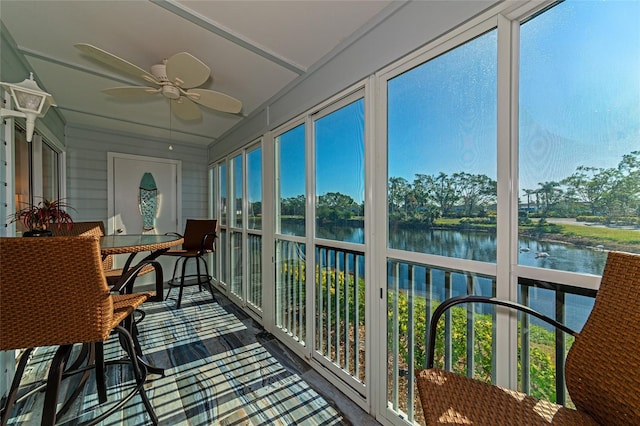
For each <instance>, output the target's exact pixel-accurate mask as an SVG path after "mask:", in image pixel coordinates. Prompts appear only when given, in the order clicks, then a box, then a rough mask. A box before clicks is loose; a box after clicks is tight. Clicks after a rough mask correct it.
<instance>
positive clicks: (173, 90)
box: [151, 64, 180, 99]
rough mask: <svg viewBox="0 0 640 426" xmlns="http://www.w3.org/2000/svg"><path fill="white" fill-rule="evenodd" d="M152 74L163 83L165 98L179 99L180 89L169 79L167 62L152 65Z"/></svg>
mask: <svg viewBox="0 0 640 426" xmlns="http://www.w3.org/2000/svg"><path fill="white" fill-rule="evenodd" d="M151 74H153V76H154V77H155V78H156V79H157V80H158V81H159V82H160V84H161V85H162V88H161V90H162V95H163V96H164V97H165V98H169V99H178V98H179V97H180V89H178V88H177V87H176V86H174V85H173V83H172V82H170V81H169V77H167V66H166V64H155V65H152V66H151Z"/></svg>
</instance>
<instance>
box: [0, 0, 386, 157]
mask: <svg viewBox="0 0 640 426" xmlns="http://www.w3.org/2000/svg"><path fill="white" fill-rule="evenodd" d="M1 3H2V4H1V5H0V19H1V20H2V23H3V24H4V26H5V28H6V30H8V32H9V34H10V37H11V38H12V39H13V41H14V42H15V45H16V47H17V49H18V51H19V52H21V53H22V54H23V55H24V56H25V58H26V60H27V61H28V63H29V67H30V68H31V69H32V70H33V71H34V74H35V76H36V80H37V82H38V84H40V86H41V87H42V88H43V89H44V90H46V91H48V92H49V93H51V94H52V95H53V96H54V98H55V100H56V102H57V104H58V108H57V109H58V111H59V112H60V113H61V114H62V116H63V118H64V120H65V121H66V122H67V124H69V125H76V126H89V127H99V128H105V129H111V130H117V131H123V132H127V133H138V134H145V135H150V136H153V137H161V138H174V139H178V140H182V141H188V142H194V143H199V144H203V145H208V144H209V143H211V142H213V141H215V140H216V139H217V138H219V137H220V135H222V134H224V133H225V132H227V131H228V130H229V129H231V128H232V127H233V126H235V125H237V124H238V123H239V122H240V121H241V120H242V119H243V117H247V116H249V115H251V114H252V112H254V111H256V110H259V109H260V107H261V106H262V105H263V104H265V103H266V102H267V101H268V100H269V99H271V98H272V97H274V96H275V95H276V94H278V93H279V92H281V91H282V90H283V89H285V88H286V87H287V86H288V85H290V84H292V82H295V81H296V80H297V79H301V78H304V76H305V74H307V73H309V72H312V71H313V70H314V69H317V68H318V66H319V65H320V64H322V63H323V62H325V61H326V60H327V59H328V58H330V57H331V56H333V55H334V54H335V53H336V52H337V51H339V50H340V49H341V48H342V47H343V46H346V44H347V43H349V42H351V41H353V39H354V38H355V37H357V36H358V35H359V34H362V33H363V32H364V31H366V30H367V29H368V28H370V27H371V26H372V25H374V24H375V23H379V22H381V21H383V20H384V18H385V17H386V16H387V15H388V14H390V13H392V12H393V11H394V10H395V8H396V7H397V3H398V2H393V1H387V0H384V1H383V0H375V1H368V0H354V1H341V0H333V1H328V0H324V1H269V0H263V1H204V0H197V1H196V0H169V1H164V0H149V1H146V0H128V1H121V0H118V1H98V0H79V1H69V0H48V1H33V0H22V1H6V0H2V2H1ZM392 3H395V4H396V6H390V5H391V4H392ZM34 29H37V30H36V31H34ZM76 43H89V44H92V45H94V46H96V47H99V48H101V49H103V50H106V51H108V52H110V53H112V54H113V55H115V56H118V57H120V58H122V59H125V60H126V61H129V62H131V63H133V64H135V65H137V66H139V67H140V68H143V69H145V70H147V71H148V70H150V67H151V65H153V64H156V63H160V62H161V61H162V59H164V58H168V57H170V56H172V55H173V54H175V53H178V52H182V51H185V52H189V53H191V54H192V55H194V56H195V57H197V58H199V59H200V60H201V61H202V62H204V63H205V64H207V65H208V66H209V67H210V68H211V70H212V78H211V79H210V80H209V81H207V83H205V85H203V86H201V87H203V88H206V89H211V90H216V91H219V92H223V93H226V94H229V95H231V96H233V97H235V98H237V99H239V100H240V101H241V102H242V103H243V108H242V111H241V113H240V114H227V113H221V112H216V111H213V110H210V109H207V108H204V107H202V108H201V110H202V112H203V118H202V120H200V121H195V122H193V121H181V120H180V119H178V118H176V117H175V116H173V115H171V114H170V108H169V102H168V101H167V100H166V99H164V98H163V97H162V96H161V95H157V96H153V97H151V98H150V99H149V100H144V101H140V100H135V101H131V100H127V101H124V100H117V99H115V98H113V97H111V96H108V95H105V94H103V93H102V92H101V90H102V89H106V88H109V87H116V86H129V85H148V84H145V83H144V82H141V81H138V80H136V78H135V77H131V76H129V75H125V74H121V73H119V72H118V71H114V70H113V69H111V68H109V67H108V66H106V65H104V64H101V63H100V62H98V61H96V60H94V59H92V58H90V57H88V56H86V55H85V54H83V53H81V52H80V51H79V50H77V49H76V48H74V46H73V45H74V44H76ZM12 83H15V81H12ZM145 99H147V98H145Z"/></svg>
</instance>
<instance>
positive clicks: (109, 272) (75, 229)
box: [51, 220, 154, 286]
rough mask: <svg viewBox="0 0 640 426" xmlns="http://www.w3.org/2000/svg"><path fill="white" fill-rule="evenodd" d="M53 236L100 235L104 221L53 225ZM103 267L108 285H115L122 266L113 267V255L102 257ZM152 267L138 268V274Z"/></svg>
mask: <svg viewBox="0 0 640 426" xmlns="http://www.w3.org/2000/svg"><path fill="white" fill-rule="evenodd" d="M51 232H52V233H53V236H54V237H73V236H85V237H86V236H91V235H95V236H98V237H102V236H103V235H104V234H105V232H104V223H102V221H101V220H98V221H90V222H73V224H72V226H71V228H70V229H67V227H66V226H61V227H60V228H58V227H56V226H54V227H52V229H51ZM102 264H103V267H104V275H105V277H106V278H107V283H108V284H109V285H110V286H113V285H116V284H117V283H118V281H120V279H121V278H122V268H115V269H114V268H113V256H111V255H109V256H105V257H104V258H103V259H102ZM153 271H154V269H153V267H151V266H150V265H146V266H145V267H144V268H142V269H141V270H140V273H139V274H138V275H143V274H148V273H150V272H153Z"/></svg>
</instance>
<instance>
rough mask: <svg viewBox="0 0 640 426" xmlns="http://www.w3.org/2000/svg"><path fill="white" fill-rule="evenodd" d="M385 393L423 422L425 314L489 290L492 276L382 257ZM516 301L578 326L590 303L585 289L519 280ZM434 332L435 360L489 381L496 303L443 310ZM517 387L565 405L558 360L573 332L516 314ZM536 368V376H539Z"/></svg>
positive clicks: (398, 408) (399, 408) (589, 293)
mask: <svg viewBox="0 0 640 426" xmlns="http://www.w3.org/2000/svg"><path fill="white" fill-rule="evenodd" d="M387 282H388V287H387V315H388V323H387V324H388V325H387V359H388V365H389V371H388V375H387V381H388V386H387V397H388V402H389V408H391V409H392V410H393V411H395V412H397V413H398V414H400V415H402V416H403V417H406V419H407V420H408V421H410V422H414V423H417V424H423V419H422V412H421V410H420V408H419V404H420V402H419V400H418V397H417V387H416V385H415V380H414V374H415V371H416V370H417V369H421V368H423V367H424V366H425V360H426V348H427V341H428V340H427V339H428V337H429V336H428V330H429V327H430V321H431V314H432V312H433V311H434V309H435V308H436V307H437V306H438V305H439V304H440V302H442V301H443V300H445V299H448V298H450V297H453V296H463V295H480V296H490V297H494V296H495V289H496V282H495V278H494V277H491V276H482V275H478V274H473V273H470V272H465V271H456V270H450V269H445V268H435V267H430V266H427V265H420V264H414V263H409V262H404V261H400V260H394V259H390V260H388V262H387ZM519 290H520V296H519V300H518V302H519V303H521V304H523V305H527V306H530V307H531V308H533V309H535V310H537V311H541V312H542V313H544V314H545V315H547V316H550V317H552V318H554V319H556V320H557V321H559V322H562V323H566V324H567V325H568V326H569V327H570V328H572V329H574V330H576V331H579V330H580V329H581V328H582V326H583V324H584V320H586V317H587V316H588V314H589V312H590V311H591V308H592V306H593V297H595V292H594V291H591V290H586V289H581V288H576V287H570V286H564V285H560V284H554V283H547V282H541V281H536V280H531V279H523V278H521V279H520V280H519ZM437 330H438V331H437V335H436V350H435V359H436V366H437V367H439V368H443V369H446V370H450V371H455V372H457V373H459V374H463V375H466V376H468V377H472V378H474V379H477V380H482V381H486V382H493V381H494V380H495V371H496V365H495V360H496V356H495V353H496V352H495V351H496V349H495V335H496V315H495V309H494V307H493V306H491V305H486V304H477V303H474V304H471V303H469V304H464V305H460V306H459V307H454V308H451V309H449V310H447V311H446V312H445V314H444V316H443V318H442V319H441V321H440V324H439V325H438V328H437ZM518 331H519V334H518V335H519V344H518V353H519V363H518V365H519V367H518V368H519V371H518V372H519V386H518V388H519V390H521V391H523V392H527V393H530V394H532V395H533V396H536V397H541V398H545V399H549V400H551V401H553V402H558V403H561V404H567V405H571V402H570V401H569V400H568V398H567V394H566V391H565V384H564V373H563V368H556V366H564V359H565V357H566V353H567V350H568V348H569V347H570V345H571V342H572V338H571V337H570V336H568V335H566V334H565V333H564V332H562V331H556V330H555V329H551V328H549V327H548V326H545V325H543V323H542V322H538V320H537V319H535V318H533V319H532V318H529V316H528V315H524V314H519V315H518ZM538 373H540V374H538Z"/></svg>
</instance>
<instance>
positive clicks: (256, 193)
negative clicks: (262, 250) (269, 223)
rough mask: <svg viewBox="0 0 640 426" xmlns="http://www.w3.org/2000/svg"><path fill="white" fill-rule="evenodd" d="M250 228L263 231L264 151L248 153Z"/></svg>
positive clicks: (257, 150)
mask: <svg viewBox="0 0 640 426" xmlns="http://www.w3.org/2000/svg"><path fill="white" fill-rule="evenodd" d="M247 191H248V193H247V197H248V202H249V212H248V216H249V217H248V219H249V223H248V227H249V229H262V149H260V148H256V149H254V150H252V151H249V152H247Z"/></svg>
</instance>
